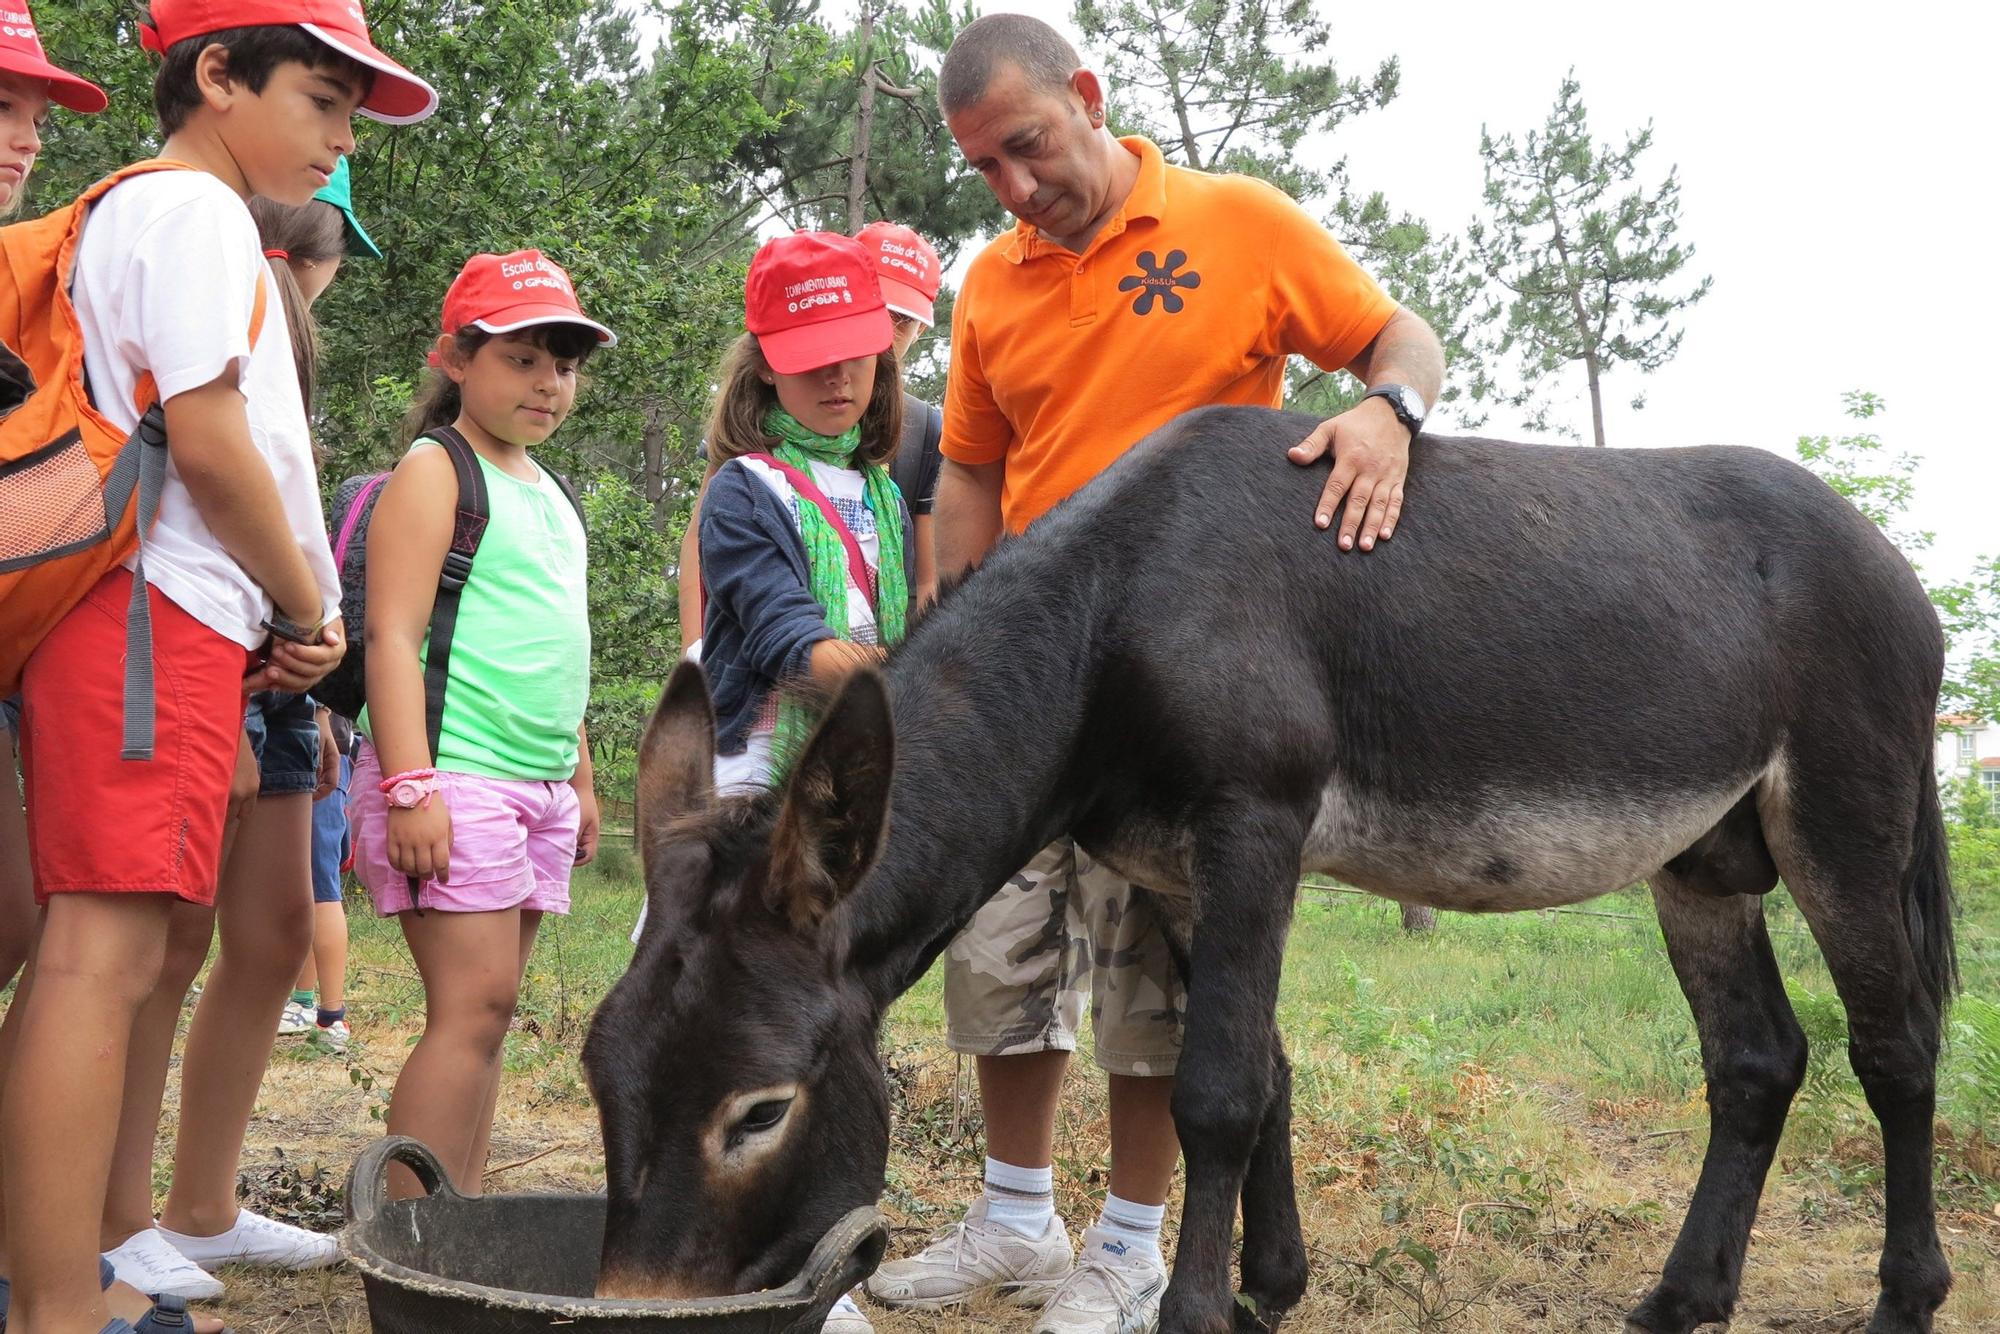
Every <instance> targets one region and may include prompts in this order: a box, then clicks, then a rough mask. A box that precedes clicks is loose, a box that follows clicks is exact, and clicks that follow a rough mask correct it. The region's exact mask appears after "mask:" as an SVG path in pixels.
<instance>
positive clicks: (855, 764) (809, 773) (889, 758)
mask: <svg viewBox="0 0 2000 1334" xmlns="http://www.w3.org/2000/svg"><path fill="white" fill-rule="evenodd" d="M895 757H896V745H895V740H894V738H893V737H892V735H891V734H890V724H889V696H888V693H887V691H885V690H884V689H883V686H882V678H881V677H879V676H877V675H876V674H875V673H874V672H873V671H868V670H863V671H859V672H856V673H854V674H853V675H852V676H850V677H848V679H847V683H846V684H845V685H843V686H842V687H841V689H840V693H839V694H838V695H837V696H835V697H834V701H833V707H832V708H830V709H828V710H827V711H826V717H825V718H823V719H822V720H821V721H820V725H819V727H818V729H817V730H815V731H814V732H813V735H812V740H811V741H808V742H807V743H806V748H805V752H804V753H803V754H801V755H800V756H799V761H798V764H797V765H796V766H794V768H793V769H792V776H791V778H790V779H789V780H788V781H787V782H786V784H785V804H784V808H783V809H782V810H781V811H780V812H779V814H778V825H777V828H776V829H775V830H774V831H773V833H772V838H771V875H770V878H769V879H768V880H767V881H766V882H765V890H764V893H765V899H766V903H767V904H768V905H769V907H770V908H771V910H772V911H773V912H776V913H780V914H782V915H784V916H785V917H787V918H789V919H790V921H791V924H792V926H793V928H794V929H795V930H797V931H800V932H802V933H806V934H810V933H812V932H814V931H816V930H818V929H819V926H820V924H821V923H822V922H824V921H825V920H826V917H827V914H828V913H830V912H832V911H833V908H834V905H836V904H838V903H839V902H840V901H841V900H842V899H843V898H846V897H847V895H849V894H850V893H852V892H853V891H854V887H855V886H856V885H858V884H860V883H861V877H862V876H864V875H866V874H867V873H868V868H869V867H871V866H873V865H874V864H875V858H876V856H877V855H878V854H879V853H880V852H881V850H882V842H883V839H884V837H885V836H886V835H887V833H888V829H889V780H890V778H891V776H892V775H893V773H894V770H895Z"/></svg>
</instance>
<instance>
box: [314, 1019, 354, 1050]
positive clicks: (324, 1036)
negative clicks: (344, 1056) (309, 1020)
mask: <svg viewBox="0 0 2000 1334" xmlns="http://www.w3.org/2000/svg"><path fill="white" fill-rule="evenodd" d="M353 1036H354V1035H353V1034H352V1033H351V1032H349V1031H348V1027H347V1021H346V1020H345V1019H336V1020H334V1021H333V1022H332V1023H330V1024H315V1025H314V1026H313V1031H312V1040H313V1041H314V1042H317V1043H318V1044H319V1045H320V1046H322V1047H325V1048H326V1049H327V1050H328V1051H330V1052H333V1053H334V1054H335V1055H339V1054H340V1053H342V1052H344V1051H346V1050H347V1044H348V1041H349V1039H351V1038H352V1037H353Z"/></svg>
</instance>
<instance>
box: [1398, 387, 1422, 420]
mask: <svg viewBox="0 0 2000 1334" xmlns="http://www.w3.org/2000/svg"><path fill="white" fill-rule="evenodd" d="M1396 406H1397V407H1399V408H1401V409H1402V410H1403V415H1404V416H1405V417H1407V418H1409V419H1410V420H1411V421H1413V422H1420V421H1422V420H1423V419H1424V401H1423V400H1422V399H1421V398H1418V397H1417V391H1416V390H1414V389H1412V388H1410V387H1409V386H1408V385H1397V386H1396Z"/></svg>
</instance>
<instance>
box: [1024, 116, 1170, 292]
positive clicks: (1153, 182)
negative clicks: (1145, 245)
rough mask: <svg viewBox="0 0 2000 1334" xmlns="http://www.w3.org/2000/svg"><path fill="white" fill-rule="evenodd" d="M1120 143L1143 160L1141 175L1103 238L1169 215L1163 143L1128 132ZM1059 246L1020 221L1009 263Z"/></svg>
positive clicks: (1106, 227)
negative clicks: (1137, 224)
mask: <svg viewBox="0 0 2000 1334" xmlns="http://www.w3.org/2000/svg"><path fill="white" fill-rule="evenodd" d="M1118 143H1119V145H1120V146H1121V147H1122V148H1124V149H1125V151H1126V152H1128V153H1130V154H1132V156H1134V157H1136V158H1138V159H1139V178H1138V179H1137V180H1135V181H1134V182H1132V193H1130V194H1128V195H1126V196H1125V202H1124V204H1122V205H1121V206H1120V207H1119V209H1118V212H1117V214H1116V215H1115V216H1114V217H1113V218H1112V219H1111V221H1110V222H1108V223H1106V224H1105V225H1104V230H1103V231H1102V232H1101V233H1099V237H1100V239H1101V238H1103V237H1110V236H1116V235H1117V234H1118V233H1120V232H1122V231H1124V230H1125V229H1126V228H1127V227H1129V226H1131V225H1132V223H1133V222H1134V221H1135V220H1137V219H1139V218H1152V219H1154V220H1155V221H1158V220H1159V219H1160V218H1162V217H1164V216H1165V215H1166V209H1167V160H1166V158H1165V157H1164V156H1163V155H1162V154H1161V152H1160V149H1159V146H1158V145H1157V144H1155V143H1154V142H1153V141H1152V140H1151V139H1148V138H1146V137H1145V136H1144V135H1142V134H1132V135H1127V136H1126V137H1125V138H1123V139H1120V140H1119V141H1118ZM1059 248H1060V247H1058V246H1056V245H1055V243H1054V242H1052V241H1043V240H1042V235H1041V232H1040V231H1039V230H1038V229H1037V228H1036V227H1035V225H1034V224H1033V223H1030V222H1021V221H1018V220H1017V221H1016V222H1015V223H1014V239H1013V240H1012V241H1011V242H1009V243H1008V246H1007V252H1006V253H1007V262H1008V263H1010V264H1021V263H1024V262H1026V261H1027V260H1030V259H1033V258H1034V257H1035V256H1036V255H1038V254H1040V253H1042V252H1043V251H1044V250H1054V249H1059Z"/></svg>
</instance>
